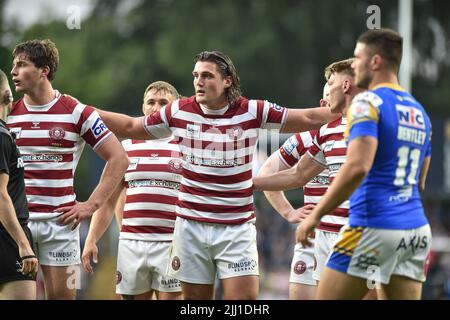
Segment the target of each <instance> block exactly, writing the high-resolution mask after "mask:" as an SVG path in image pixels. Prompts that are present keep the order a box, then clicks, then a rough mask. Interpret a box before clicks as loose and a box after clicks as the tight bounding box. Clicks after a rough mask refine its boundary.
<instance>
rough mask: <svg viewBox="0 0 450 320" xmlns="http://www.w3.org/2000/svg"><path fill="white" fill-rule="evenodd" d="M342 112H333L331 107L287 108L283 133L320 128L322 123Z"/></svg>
mask: <svg viewBox="0 0 450 320" xmlns="http://www.w3.org/2000/svg"><path fill="white" fill-rule="evenodd" d="M340 116H342V115H341V114H337V113H331V111H330V109H329V108H312V109H287V118H286V123H285V125H284V127H283V128H282V129H281V132H283V133H296V132H302V131H309V130H314V129H319V128H320V127H321V126H322V125H324V124H326V123H328V122H331V121H333V120H336V119H337V118H339V117H340Z"/></svg>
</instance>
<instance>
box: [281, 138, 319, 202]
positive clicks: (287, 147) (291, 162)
mask: <svg viewBox="0 0 450 320" xmlns="http://www.w3.org/2000/svg"><path fill="white" fill-rule="evenodd" d="M316 135H317V131H316V130H312V131H305V132H300V133H296V134H295V135H293V136H291V137H289V139H288V140H286V141H285V142H284V143H283V145H282V146H281V148H280V149H278V151H277V154H278V157H279V158H280V159H281V161H282V162H283V163H284V164H285V165H286V166H288V167H293V166H295V165H296V164H297V162H298V161H300V159H301V157H302V156H303V155H304V154H305V153H306V152H307V151H308V149H309V148H310V147H312V146H313V140H314V137H315V136H316ZM327 189H328V170H327V169H324V170H323V171H322V172H321V173H319V174H318V175H317V176H316V177H314V178H313V179H312V180H311V181H309V182H308V183H307V184H306V185H305V186H304V187H303V195H304V205H307V204H317V203H319V200H320V198H321V197H322V196H323V195H324V194H325V192H327Z"/></svg>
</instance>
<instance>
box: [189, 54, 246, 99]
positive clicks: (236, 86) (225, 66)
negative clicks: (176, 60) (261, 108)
mask: <svg viewBox="0 0 450 320" xmlns="http://www.w3.org/2000/svg"><path fill="white" fill-rule="evenodd" d="M197 61H209V62H214V63H215V64H216V65H217V67H218V69H219V71H220V73H221V75H222V77H224V78H225V77H228V76H229V77H231V81H232V84H231V87H229V88H227V89H226V92H225V93H226V95H227V98H228V102H229V103H233V102H234V101H236V100H237V99H238V98H239V97H240V96H241V94H242V92H241V83H240V79H239V76H238V74H237V71H236V68H235V66H234V64H233V61H231V59H230V58H229V57H228V56H227V55H226V54H224V53H222V52H220V51H203V52H200V53H199V54H198V55H196V56H195V58H194V63H196V62H197Z"/></svg>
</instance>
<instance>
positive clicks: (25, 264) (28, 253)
mask: <svg viewBox="0 0 450 320" xmlns="http://www.w3.org/2000/svg"><path fill="white" fill-rule="evenodd" d="M19 255H20V257H21V259H22V269H21V272H22V274H24V275H31V276H35V275H36V273H37V272H38V268H39V264H38V259H37V258H36V256H35V255H34V252H33V250H32V249H31V247H30V246H29V245H26V246H24V247H21V246H19Z"/></svg>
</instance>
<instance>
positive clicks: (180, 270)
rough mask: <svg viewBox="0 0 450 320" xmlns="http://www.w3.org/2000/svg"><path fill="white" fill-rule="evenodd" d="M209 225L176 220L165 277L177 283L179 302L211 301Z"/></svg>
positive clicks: (212, 278)
mask: <svg viewBox="0 0 450 320" xmlns="http://www.w3.org/2000/svg"><path fill="white" fill-rule="evenodd" d="M211 228H212V225H211V224H209V223H203V222H198V221H194V220H188V219H183V218H180V217H177V219H176V221H175V229H174V234H173V242H172V245H171V250H170V258H169V261H170V262H169V264H168V266H167V268H168V271H167V273H166V274H167V275H168V276H169V277H172V278H175V279H178V280H179V281H180V283H181V289H182V292H183V299H185V300H210V299H213V298H214V280H215V274H216V269H215V266H214V263H213V260H212V258H211V255H210V253H209V250H208V247H209V246H210V242H209V241H210V239H209V238H208V236H209V235H211V232H212V231H211Z"/></svg>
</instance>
